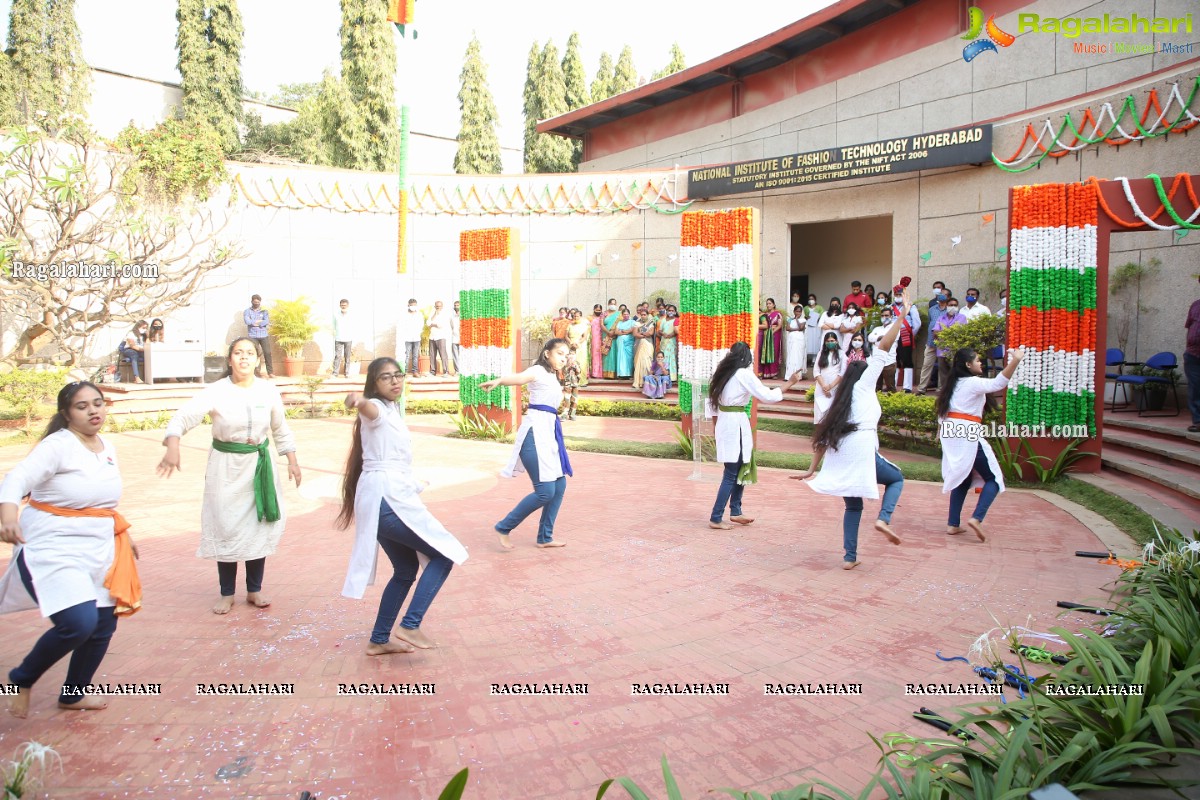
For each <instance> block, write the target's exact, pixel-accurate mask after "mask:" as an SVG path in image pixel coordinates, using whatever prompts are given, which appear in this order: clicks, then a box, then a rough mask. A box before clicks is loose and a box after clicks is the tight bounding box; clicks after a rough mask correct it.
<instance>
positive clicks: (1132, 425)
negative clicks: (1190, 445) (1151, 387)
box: [1104, 411, 1200, 444]
mask: <svg viewBox="0 0 1200 800" xmlns="http://www.w3.org/2000/svg"><path fill="white" fill-rule="evenodd" d="M1190 425H1191V422H1190V418H1189V417H1188V415H1187V412H1186V411H1185V412H1184V413H1183V414H1180V415H1179V416H1178V417H1157V418H1155V417H1139V416H1137V415H1136V414H1114V413H1112V412H1105V414H1104V428H1105V435H1107V434H1108V432H1109V431H1110V430H1113V429H1118V428H1119V429H1122V430H1129V431H1137V432H1139V433H1142V434H1145V435H1149V436H1157V437H1160V438H1166V439H1169V440H1186V441H1189V442H1195V443H1197V444H1200V433H1193V432H1191V431H1189V430H1188V427H1189V426H1190Z"/></svg>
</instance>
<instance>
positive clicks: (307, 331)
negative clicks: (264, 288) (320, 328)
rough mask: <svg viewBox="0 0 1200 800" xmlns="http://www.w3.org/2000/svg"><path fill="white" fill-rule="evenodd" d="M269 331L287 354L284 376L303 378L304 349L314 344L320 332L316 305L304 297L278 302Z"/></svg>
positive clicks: (276, 302) (284, 355) (274, 308)
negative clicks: (316, 334)
mask: <svg viewBox="0 0 1200 800" xmlns="http://www.w3.org/2000/svg"><path fill="white" fill-rule="evenodd" d="M269 330H270V332H271V335H272V336H274V337H275V342H276V344H278V345H279V349H280V350H282V351H283V363H284V374H285V375H287V376H288V377H289V378H297V377H299V376H301V375H303V374H304V357H303V351H304V345H306V344H308V343H309V342H311V341H312V337H313V334H315V333H316V332H317V325H316V323H314V322H313V320H312V304H311V303H309V302H308V300H307V299H305V298H303V297H298V298H296V299H295V300H277V301H275V305H274V307H272V308H271V327H270V329H269Z"/></svg>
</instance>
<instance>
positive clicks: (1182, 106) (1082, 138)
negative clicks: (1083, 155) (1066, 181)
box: [992, 75, 1200, 173]
mask: <svg viewBox="0 0 1200 800" xmlns="http://www.w3.org/2000/svg"><path fill="white" fill-rule="evenodd" d="M1197 91H1200V75H1198V76H1196V79H1195V80H1194V81H1193V82H1192V88H1191V92H1190V93H1189V94H1188V98H1187V100H1184V99H1183V95H1182V94H1181V93H1180V91H1179V84H1178V83H1175V84H1173V85H1172V86H1171V93H1170V95H1169V96H1168V98H1167V104H1166V106H1165V107H1164V106H1162V105H1160V104H1159V100H1158V90H1157V89H1151V90H1150V94H1149V96H1148V98H1147V100H1146V106H1145V108H1144V109H1142V112H1141V114H1140V115H1139V114H1138V110H1137V102H1136V100H1135V99H1134V96H1133V95H1129V96H1128V97H1126V98H1125V102H1124V103H1123V104H1122V106H1121V110H1120V112H1119V113H1114V112H1113V108H1112V103H1105V104H1104V105H1103V106H1101V107H1100V113H1099V114H1092V110H1091V109H1090V108H1089V109H1087V111H1086V112H1084V115H1083V119H1081V120H1080V121H1079V125H1078V126H1076V125H1075V121H1074V120H1072V119H1071V115H1070V114H1067V115H1066V116H1065V117H1064V118H1063V121H1062V124H1061V125H1059V127H1058V131H1057V132H1055V130H1054V123H1053V122H1051V121H1050V120H1046V122H1045V124H1044V125H1043V126H1042V132H1041V133H1040V134H1039V133H1037V132H1036V131H1035V130H1034V127H1033V123H1030V124H1029V125H1027V126H1026V127H1025V135H1024V136H1023V137H1022V139H1021V143H1020V144H1019V145H1017V149H1016V151H1015V152H1014V153H1013V154H1012V155H1011V156H1010V157H1009V158H1007V159H1001V158H999V157H998V156H997V155H996V154H995V153H993V154H992V163H994V164H995V165H996V166H997V167H999V168H1000V169H1002V170H1004V171H1005V172H1014V173H1018V172H1026V171H1028V170H1031V169H1033V168H1034V167H1036V166H1038V165H1039V164H1041V163H1042V162H1043V161H1044V160H1045V159H1046V158H1047V157H1050V158H1062V157H1063V156H1065V155H1068V154H1070V153H1074V152H1076V151H1079V150H1082V149H1083V148H1085V147H1090V146H1092V145H1095V144H1100V143H1101V142H1103V143H1104V144H1108V145H1111V146H1114V147H1119V146H1120V145H1123V144H1129V143H1130V142H1137V141H1142V140H1144V139H1155V138H1158V137H1160V136H1166V135H1167V134H1169V133H1182V132H1183V131H1187V130H1191V129H1192V128H1194V127H1196V125H1197V124H1200V117H1197V116H1196V115H1195V114H1193V113H1192V111H1191V107H1192V101H1193V100H1195V99H1196V94H1197ZM1176 105H1178V106H1179V112H1178V114H1177V115H1175V118H1174V121H1168V120H1167V117H1168V115H1169V114H1170V113H1171V110H1172V109H1173V108H1174V107H1175V106H1176ZM1152 111H1157V112H1158V116H1157V117H1156V118H1155V119H1154V121H1153V122H1151V123H1150V124H1149V125H1147V124H1146V121H1147V120H1148V119H1149V118H1150V114H1151V112H1152ZM1127 116H1128V117H1129V121H1128V122H1126V124H1129V125H1132V126H1133V128H1134V131H1135V132H1129V131H1126V130H1125V128H1124V127H1123V126H1122V124H1121V123H1122V122H1123V121H1124V120H1125V118H1126V117H1127ZM1106 120H1111V125H1109V127H1108V129H1107V130H1105V131H1104V132H1103V133H1101V128H1102V127H1103V125H1104V124H1105V121H1106ZM1089 125H1091V126H1092V131H1091V134H1090V135H1085V134H1084V133H1083V131H1084V130H1086V129H1087V127H1088V126H1089ZM1160 126H1162V127H1161V129H1160ZM1067 131H1070V132H1071V135H1072V136H1073V137H1074V138H1073V139H1072V140H1071V141H1069V142H1068V141H1066V140H1065V137H1064V134H1065V133H1066V132H1067ZM1046 140H1048V141H1049V144H1046V143H1045V141H1046ZM1027 143H1028V145H1029V147H1028V149H1026V144H1027ZM1022 151H1024V152H1022ZM1035 156H1036V157H1035ZM1031 158H1032V159H1034V160H1033V161H1032V162H1030V163H1028V164H1026V163H1025V162H1026V161H1029V159H1031Z"/></svg>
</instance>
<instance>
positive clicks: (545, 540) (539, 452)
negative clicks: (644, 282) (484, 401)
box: [479, 309, 630, 550]
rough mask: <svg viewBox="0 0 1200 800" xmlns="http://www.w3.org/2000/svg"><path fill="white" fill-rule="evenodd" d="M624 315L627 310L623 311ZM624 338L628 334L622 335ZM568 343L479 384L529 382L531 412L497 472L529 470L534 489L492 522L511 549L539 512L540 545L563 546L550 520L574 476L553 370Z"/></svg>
mask: <svg viewBox="0 0 1200 800" xmlns="http://www.w3.org/2000/svg"><path fill="white" fill-rule="evenodd" d="M625 313H626V315H628V313H629V311H628V309H626V311H625ZM621 338H623V339H628V338H630V337H628V336H622V337H621ZM569 347H570V345H568V344H567V342H566V340H565V339H551V340H550V341H548V342H546V344H545V345H544V346H543V347H542V352H541V355H540V356H538V360H537V363H535V364H534V365H533V366H532V367H530V368H529V369H527V370H525V371H524V372H520V373H518V374H516V375H507V376H505V377H503V378H496V379H495V380H491V381H485V382H484V383H481V384H479V388H480V389H482V390H484V391H490V390H492V389H494V388H496V387H497V386H526V385H528V386H529V413H528V414H526V415H525V416H524V417H523V418H522V419H521V427H520V428H518V429H517V435H516V441H515V443H514V444H513V454H512V458H510V459H509V462H508V466H506V467H505V468H504V471H503V472H501V473H500V474H501V475H503V476H504V477H506V478H511V477H513V475H514V474H516V473H518V472H527V473H529V480H531V481H532V482H533V492H532V493H531V494H528V495H526V496H525V498H524V499H522V500H521V502H519V503H517V505H516V507H515V508H513V510H512V511H510V512H508V516H506V517H505V518H504V519H502V520H500V521H499V522H497V523H496V525H495V530H496V533H498V534H499V535H500V547H502V548H503V549H504V550H512V549H513V546H512V545H511V544H510V543H509V541H508V534H509V533H510V532H511V531H513V530H514V529H515V528H516V527H517V526H518V525H520V524H521V523H522V522H524V521H525V518H526V517H528V516H529V515H530V514H532V513H533V512H534V511H537V510H538V509H539V508H540V509H541V510H542V516H541V520H540V522H539V523H538V534H537V546H538V547H562V546H564V543H563V542H556V541H554V521H555V519H557V518H558V509H559V508H560V507H561V506H562V501H563V495H564V494H566V491H567V476H568V475H574V472H572V470H571V461H570V459H568V458H567V449H566V446H565V445H564V444H563V438H562V422H561V421H560V420H559V417H558V407H559V406H560V405H562V399H563V391H562V384H561V383H559V381H558V376H557V373H558V371H559V370H561V369H562V368H563V367H564V366H565V365H566V363H567V354H568V353H569V352H570V350H569Z"/></svg>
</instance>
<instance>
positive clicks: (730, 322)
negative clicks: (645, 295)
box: [679, 208, 758, 414]
mask: <svg viewBox="0 0 1200 800" xmlns="http://www.w3.org/2000/svg"><path fill="white" fill-rule="evenodd" d="M756 222H757V219H756V216H755V212H754V209H752V208H735V209H730V210H727V211H686V212H684V214H683V217H682V226H681V228H682V230H681V233H680V237H679V238H680V241H679V313H680V324H679V407H680V409H681V410H682V411H683V413H684V414H690V413H691V412H692V387H693V386H694V385H702V384H707V383H708V382H709V379H710V378H712V374H713V370H714V369H716V366H717V364H718V363H719V362H720V361H721V359H723V358H724V357H725V356H726V355H727V354H728V353H729V348H730V347H732V346H733V343H734V342H746V343H748V344H749V345H750V346H751V348H753V347H754V341H755V340H754V334H755V332H756V331H757V325H756V319H755V312H756V310H757V307H758V306H757V297H756V288H757V287H756V285H755V277H756V276H757V274H758V268H757V267H758V265H757V249H756V247H755V231H756V230H757V225H756Z"/></svg>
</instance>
